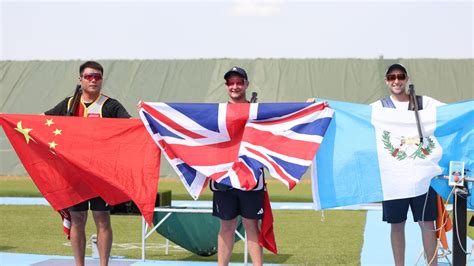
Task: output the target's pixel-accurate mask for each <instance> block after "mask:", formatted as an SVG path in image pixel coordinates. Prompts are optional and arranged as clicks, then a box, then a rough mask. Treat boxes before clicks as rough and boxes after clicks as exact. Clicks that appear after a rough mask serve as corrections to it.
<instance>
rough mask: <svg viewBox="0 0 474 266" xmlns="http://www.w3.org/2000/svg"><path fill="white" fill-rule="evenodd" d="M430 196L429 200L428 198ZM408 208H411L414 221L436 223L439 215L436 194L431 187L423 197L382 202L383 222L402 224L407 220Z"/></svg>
mask: <svg viewBox="0 0 474 266" xmlns="http://www.w3.org/2000/svg"><path fill="white" fill-rule="evenodd" d="M426 194H428V198H426ZM425 200H426V206H425V215H424V219H422V217H423V206H424V205H425ZM408 206H410V208H411V212H412V214H413V220H414V221H415V222H418V221H435V220H436V216H437V215H438V207H437V204H436V192H435V191H434V189H433V188H431V187H430V190H429V191H428V193H425V194H423V195H420V196H417V197H413V198H406V199H396V200H387V201H383V202H382V210H383V221H385V222H388V223H391V224H393V223H401V222H404V221H406V220H407V213H408Z"/></svg>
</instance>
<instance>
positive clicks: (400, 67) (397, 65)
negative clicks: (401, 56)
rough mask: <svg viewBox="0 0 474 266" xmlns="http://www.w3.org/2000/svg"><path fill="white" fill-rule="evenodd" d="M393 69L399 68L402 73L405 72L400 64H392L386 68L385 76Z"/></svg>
mask: <svg viewBox="0 0 474 266" xmlns="http://www.w3.org/2000/svg"><path fill="white" fill-rule="evenodd" d="M395 69H398V70H401V71H402V72H403V73H405V74H407V69H406V68H405V67H404V66H402V65H400V64H393V65H391V66H389V67H388V68H387V72H385V76H386V75H388V74H389V73H390V72H392V71H394V70H395Z"/></svg>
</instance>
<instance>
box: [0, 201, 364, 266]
mask: <svg viewBox="0 0 474 266" xmlns="http://www.w3.org/2000/svg"><path fill="white" fill-rule="evenodd" d="M0 212H1V213H2V218H1V224H2V226H1V227H0V242H1V243H2V244H0V251H2V252H20V253H35V254H54V255H70V254H71V250H70V247H69V241H67V240H66V238H65V235H64V234H63V232H62V228H61V222H60V216H59V215H58V214H57V213H56V212H55V211H53V210H52V209H51V207H48V206H8V205H3V206H0ZM274 216H275V224H274V228H275V234H276V236H277V244H278V249H279V254H278V255H277V256H275V255H273V254H271V253H268V252H265V254H264V261H265V262H267V263H284V264H310V265H314V264H315V263H316V264H318V263H321V264H327V265H334V264H358V262H359V261H360V252H361V247H362V237H363V228H364V224H365V211H325V212H324V216H325V220H324V222H322V221H321V213H320V212H316V211H274ZM89 219H91V218H90V217H89ZM112 226H113V230H114V247H113V248H112V255H113V256H126V257H128V258H135V259H138V258H140V257H141V250H140V243H141V235H140V229H141V219H140V217H138V216H129V215H124V216H113V218H112ZM94 230H95V227H94V224H93V223H92V222H91V221H89V222H88V223H87V236H90V235H91V234H93V233H94ZM12 232H15V233H12ZM302 236H304V237H302ZM164 243H165V239H164V238H163V237H161V236H160V235H159V234H153V235H152V237H150V238H149V239H148V240H147V244H151V246H156V245H163V244H164ZM87 254H88V255H90V254H91V250H90V249H88V250H87ZM147 259H153V260H158V259H159V260H190V261H216V260H217V257H216V255H213V256H210V257H200V256H197V255H194V254H192V253H190V252H188V251H185V250H182V249H176V248H172V249H171V252H170V254H169V255H165V253H164V249H163V248H162V249H159V250H153V251H151V250H148V251H147ZM232 261H233V262H242V261H243V243H242V241H240V242H238V243H236V246H235V249H234V253H233V256H232Z"/></svg>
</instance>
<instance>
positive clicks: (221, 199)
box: [212, 189, 264, 220]
mask: <svg viewBox="0 0 474 266" xmlns="http://www.w3.org/2000/svg"><path fill="white" fill-rule="evenodd" d="M263 193H264V190H263V189H261V190H256V191H255V190H253V191H242V190H239V189H230V190H227V191H214V196H213V198H212V215H213V216H216V217H219V218H220V219H222V220H232V219H234V218H235V217H237V216H238V215H240V216H242V217H244V218H247V219H253V220H258V219H262V216H263V195H264V194H263Z"/></svg>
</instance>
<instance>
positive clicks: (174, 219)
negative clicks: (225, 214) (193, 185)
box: [153, 208, 245, 256]
mask: <svg viewBox="0 0 474 266" xmlns="http://www.w3.org/2000/svg"><path fill="white" fill-rule="evenodd" d="M188 210H190V211H192V208H188ZM166 215H168V212H161V211H160V212H155V215H154V217H153V224H154V225H155V226H156V225H157V224H158V223H159V222H160V221H161V220H163V219H164V218H165V216H166ZM237 224H238V226H237V231H238V232H239V233H240V234H241V235H242V236H244V232H245V231H244V228H243V225H242V222H241V220H240V217H239V220H238V223H237ZM219 228H220V225H219V219H218V218H216V217H214V216H212V214H211V213H192V212H189V213H183V212H179V213H178V212H172V213H171V215H170V216H169V217H167V218H166V220H164V221H163V223H162V224H161V225H160V226H159V227H158V228H157V229H156V232H158V233H159V234H160V235H162V236H164V237H165V238H167V239H169V240H170V241H172V242H174V243H175V244H177V245H179V246H181V247H183V248H184V249H186V250H188V251H190V252H192V253H194V254H197V255H199V256H212V255H214V254H216V253H217V234H218V233H219ZM239 240H240V238H239V237H238V236H237V235H236V236H235V242H237V241H239Z"/></svg>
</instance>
